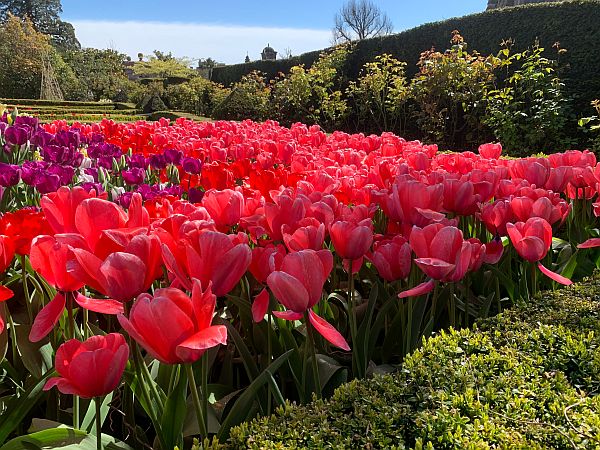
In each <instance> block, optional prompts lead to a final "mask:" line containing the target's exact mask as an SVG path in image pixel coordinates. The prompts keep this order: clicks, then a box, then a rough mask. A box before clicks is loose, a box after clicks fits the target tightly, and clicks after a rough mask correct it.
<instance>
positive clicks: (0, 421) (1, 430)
mask: <svg viewBox="0 0 600 450" xmlns="http://www.w3.org/2000/svg"><path fill="white" fill-rule="evenodd" d="M52 374H55V372H48V373H46V375H45V376H44V377H43V378H42V379H41V380H40V381H38V382H37V383H34V384H33V385H32V386H31V387H29V389H27V391H25V393H24V394H23V395H21V396H19V397H13V398H12V399H11V400H10V402H8V404H7V405H6V411H8V413H6V414H3V415H2V416H1V417H0V444H1V443H3V442H4V441H5V440H6V438H8V436H10V435H11V433H12V432H13V430H14V429H15V428H17V427H18V426H19V425H20V424H21V422H22V421H23V420H24V419H25V417H26V416H27V414H28V413H29V411H30V410H31V408H33V407H34V406H35V405H36V404H37V403H38V402H39V400H40V399H41V397H42V396H43V395H44V392H43V390H42V388H43V387H44V384H46V379H47V378H49V377H50V375H52Z"/></svg>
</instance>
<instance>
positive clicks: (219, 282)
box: [210, 244, 252, 297]
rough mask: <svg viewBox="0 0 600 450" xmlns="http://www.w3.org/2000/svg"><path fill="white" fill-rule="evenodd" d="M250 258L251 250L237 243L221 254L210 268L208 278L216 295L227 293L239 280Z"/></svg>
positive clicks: (246, 268)
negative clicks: (210, 272) (210, 271)
mask: <svg viewBox="0 0 600 450" xmlns="http://www.w3.org/2000/svg"><path fill="white" fill-rule="evenodd" d="M251 260H252V250H250V247H248V246H247V245H246V244H238V245H236V246H235V247H233V248H232V249H231V250H229V251H227V252H226V253H224V254H223V256H222V257H221V258H220V259H219V261H218V262H217V263H216V265H215V267H213V269H212V274H211V277H210V279H211V280H212V282H213V290H214V293H215V295H216V296H217V297H221V296H223V295H225V294H227V293H229V292H230V291H231V290H232V289H233V287H234V286H235V285H236V284H237V283H238V281H240V279H241V278H242V276H243V275H244V273H246V270H248V266H249V265H250V261H251Z"/></svg>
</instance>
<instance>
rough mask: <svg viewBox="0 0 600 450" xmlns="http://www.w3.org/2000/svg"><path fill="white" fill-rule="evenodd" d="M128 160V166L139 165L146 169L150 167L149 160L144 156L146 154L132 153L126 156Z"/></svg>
mask: <svg viewBox="0 0 600 450" xmlns="http://www.w3.org/2000/svg"><path fill="white" fill-rule="evenodd" d="M125 160H126V161H127V166H128V167H130V168H134V167H137V168H139V169H144V170H146V168H147V167H148V160H147V159H146V158H145V157H144V155H131V156H127V157H126V158H125Z"/></svg>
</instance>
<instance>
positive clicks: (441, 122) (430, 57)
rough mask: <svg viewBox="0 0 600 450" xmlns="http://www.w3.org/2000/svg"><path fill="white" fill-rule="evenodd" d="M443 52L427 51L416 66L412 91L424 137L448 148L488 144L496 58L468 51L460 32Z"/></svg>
mask: <svg viewBox="0 0 600 450" xmlns="http://www.w3.org/2000/svg"><path fill="white" fill-rule="evenodd" d="M451 44H452V46H451V48H450V49H449V50H446V51H445V52H444V53H440V52H436V51H433V50H432V51H427V52H424V53H423V54H421V59H420V60H419V62H418V63H417V65H418V66H419V73H418V74H417V75H416V76H415V77H414V78H413V80H412V82H411V85H410V90H411V96H412V98H413V100H414V102H415V104H416V106H417V108H416V111H415V113H414V115H415V118H416V121H417V124H418V126H419V129H420V130H421V132H422V134H423V137H424V138H426V139H428V140H430V141H433V142H437V143H440V144H442V145H444V146H445V148H448V147H450V148H452V147H455V148H458V149H461V148H465V147H466V146H468V145H469V144H471V145H474V144H477V143H481V142H485V141H486V139H485V134H486V133H485V131H486V130H485V127H484V126H483V125H482V124H481V121H480V117H481V116H482V115H483V114H484V113H485V108H486V102H485V93H486V91H487V90H489V89H490V87H491V86H492V82H493V80H494V69H495V64H494V58H492V57H483V56H481V55H479V54H478V53H477V52H469V51H468V49H467V43H466V42H465V40H464V39H463V37H462V36H461V35H460V34H459V33H458V31H453V32H452V40H451Z"/></svg>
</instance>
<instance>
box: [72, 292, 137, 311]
mask: <svg viewBox="0 0 600 450" xmlns="http://www.w3.org/2000/svg"><path fill="white" fill-rule="evenodd" d="M75 301H76V302H77V304H78V305H79V306H81V307H82V308H84V309H87V310H88V311H93V312H96V313H100V314H111V315H116V314H123V312H124V311H125V309H124V308H123V303H121V302H119V301H117V300H113V299H112V298H107V299H101V298H91V297H86V296H85V295H82V294H80V293H79V292H78V293H77V296H76V297H75Z"/></svg>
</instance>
